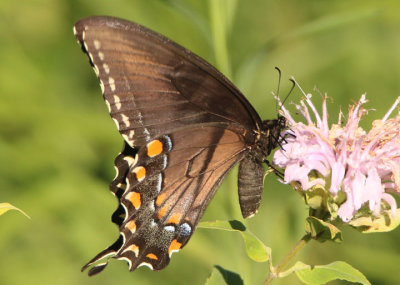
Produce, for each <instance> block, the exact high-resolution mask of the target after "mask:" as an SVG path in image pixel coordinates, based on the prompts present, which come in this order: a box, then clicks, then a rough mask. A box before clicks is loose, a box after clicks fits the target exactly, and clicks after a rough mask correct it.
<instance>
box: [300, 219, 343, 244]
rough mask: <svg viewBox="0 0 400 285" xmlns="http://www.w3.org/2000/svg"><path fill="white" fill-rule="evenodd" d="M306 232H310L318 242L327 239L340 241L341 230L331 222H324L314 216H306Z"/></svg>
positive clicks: (341, 239)
mask: <svg viewBox="0 0 400 285" xmlns="http://www.w3.org/2000/svg"><path fill="white" fill-rule="evenodd" d="M305 228H306V232H308V233H310V234H311V237H312V238H313V239H315V240H317V241H319V242H324V241H327V240H331V241H335V242H342V241H343V238H342V232H341V231H340V230H339V229H338V228H337V227H335V226H334V225H332V224H331V223H328V222H324V221H322V220H320V219H318V218H316V217H312V216H310V217H307V219H306V226H305Z"/></svg>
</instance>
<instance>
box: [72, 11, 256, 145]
mask: <svg viewBox="0 0 400 285" xmlns="http://www.w3.org/2000/svg"><path fill="white" fill-rule="evenodd" d="M75 33H76V37H77V39H78V41H79V42H80V43H81V44H82V47H83V49H84V51H85V52H86V53H87V54H88V56H89V58H90V61H91V63H92V65H93V68H94V70H95V72H96V74H97V76H98V77H99V79H100V85H101V88H102V90H103V95H104V98H105V101H106V103H107V105H108V106H109V109H110V113H111V116H112V118H113V119H114V121H115V122H116V125H117V127H118V129H119V131H120V132H121V134H122V135H123V137H124V139H125V141H127V142H128V143H129V144H130V146H132V147H133V146H142V145H144V144H146V143H147V142H148V141H149V140H151V139H152V138H155V137H158V136H159V135H161V134H166V133H172V132H173V131H175V130H177V129H181V128H187V127H188V126H189V127H194V126H196V125H204V124H207V123H208V124H219V125H222V126H225V127H229V128H236V129H237V131H238V132H244V131H245V130H246V129H248V130H252V129H254V128H259V125H260V123H261V120H260V118H259V116H258V114H257V113H256V112H255V110H254V109H253V107H252V106H251V105H250V104H249V102H248V101H247V100H246V99H245V97H244V96H243V95H242V94H241V93H240V91H239V90H237V89H236V88H235V87H234V86H233V84H231V83H230V82H229V81H228V80H227V79H226V78H225V77H224V76H223V75H222V74H221V73H219V72H218V71H217V70H216V69H215V68H213V67H212V66H211V65H209V64H207V63H206V62H205V61H203V60H202V59H200V58H199V57H197V56H196V55H194V54H192V53H191V52H189V51H188V50H186V49H184V48H182V47H181V46H179V45H177V44H175V43H173V42H172V41H170V40H168V39H166V38H165V37H163V36H161V35H159V34H156V33H155V32H152V31H150V30H148V29H146V28H144V27H142V26H140V25H137V24H134V23H130V22H128V21H124V20H121V19H115V18H111V17H92V18H88V19H83V20H81V21H79V22H77V23H76V24H75ZM249 139H250V140H251V139H252V137H250V138H249Z"/></svg>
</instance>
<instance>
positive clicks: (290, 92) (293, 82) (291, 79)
mask: <svg viewBox="0 0 400 285" xmlns="http://www.w3.org/2000/svg"><path fill="white" fill-rule="evenodd" d="M289 80H290V82H292V88H290V91H289V93H288V94H287V95H286V97H285V99H283V101H282V106H283V105H284V104H285V102H286V100H287V99H288V98H289V96H290V94H292V92H293V89H294V87H296V81H294V79H293V78H290V79H289Z"/></svg>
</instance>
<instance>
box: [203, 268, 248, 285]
mask: <svg viewBox="0 0 400 285" xmlns="http://www.w3.org/2000/svg"><path fill="white" fill-rule="evenodd" d="M205 285H243V280H242V278H241V277H240V275H239V274H237V273H236V272H232V271H229V270H226V269H224V268H222V267H221V266H218V265H216V266H214V268H213V270H212V272H211V274H210V276H209V277H208V278H207V281H206V283H205Z"/></svg>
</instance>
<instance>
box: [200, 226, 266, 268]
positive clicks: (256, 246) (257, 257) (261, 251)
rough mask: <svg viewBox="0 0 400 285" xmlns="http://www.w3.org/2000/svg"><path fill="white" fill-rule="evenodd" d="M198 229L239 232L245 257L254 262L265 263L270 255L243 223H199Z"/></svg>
mask: <svg viewBox="0 0 400 285" xmlns="http://www.w3.org/2000/svg"><path fill="white" fill-rule="evenodd" d="M199 227H200V228H206V229H216V230H224V231H235V232H239V233H240V234H241V236H242V238H243V240H244V244H245V247H246V253H247V255H248V256H249V257H250V258H251V259H253V260H254V261H256V262H266V261H268V260H269V256H270V255H271V249H270V248H269V247H267V246H265V245H264V243H263V242H262V241H260V240H259V239H258V238H257V237H256V236H255V235H254V234H253V233H252V232H250V231H249V230H248V229H246V227H245V225H243V223H241V222H239V221H236V220H232V221H215V222H201V223H200V224H199Z"/></svg>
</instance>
